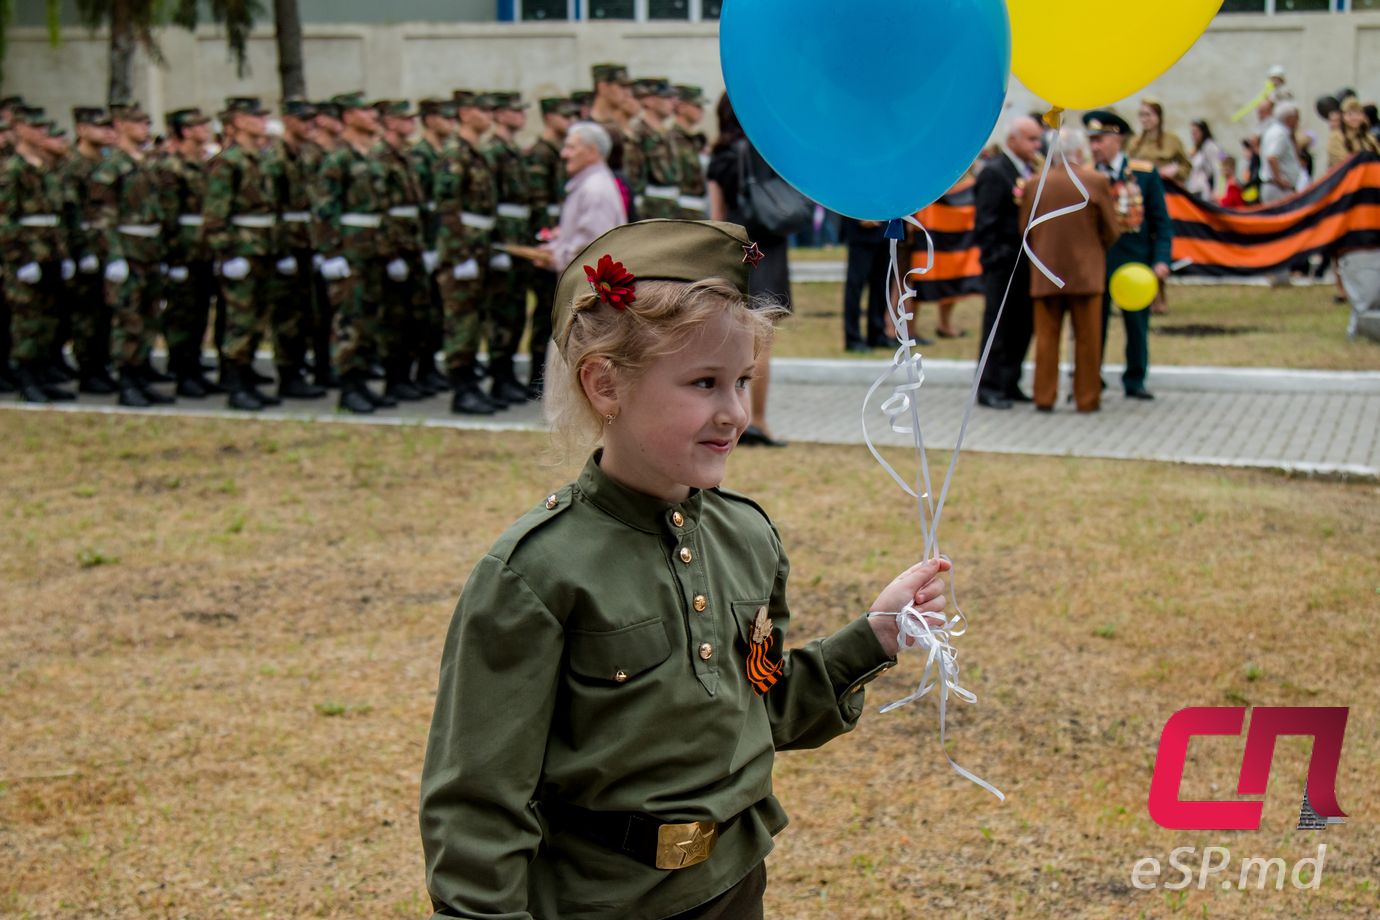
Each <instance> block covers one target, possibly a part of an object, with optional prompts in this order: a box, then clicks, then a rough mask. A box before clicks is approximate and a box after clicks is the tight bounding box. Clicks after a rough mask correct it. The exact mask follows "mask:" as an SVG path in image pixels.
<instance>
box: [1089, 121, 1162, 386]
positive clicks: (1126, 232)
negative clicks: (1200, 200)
mask: <svg viewBox="0 0 1380 920" xmlns="http://www.w3.org/2000/svg"><path fill="white" fill-rule="evenodd" d="M1083 125H1084V127H1086V128H1087V130H1088V143H1089V145H1090V146H1091V147H1092V155H1093V162H1094V163H1095V164H1096V167H1097V171H1098V172H1100V173H1102V174H1104V175H1105V176H1107V178H1108V179H1110V180H1111V182H1112V198H1113V200H1114V201H1115V202H1116V208H1117V219H1118V221H1119V222H1120V223H1121V229H1122V234H1121V238H1120V239H1119V240H1117V241H1116V243H1115V244H1114V245H1113V246H1112V248H1111V249H1110V250H1108V252H1107V277H1108V278H1109V279H1110V278H1111V276H1112V275H1113V274H1114V273H1115V272H1116V270H1117V269H1118V268H1120V267H1121V266H1123V265H1126V264H1128V263H1131V262H1140V263H1144V264H1146V265H1149V266H1151V267H1152V268H1153V269H1154V272H1155V274H1156V276H1158V277H1159V279H1160V283H1161V284H1163V283H1164V281H1165V280H1166V279H1167V278H1168V277H1169V262H1170V259H1171V258H1172V257H1171V255H1170V253H1171V247H1172V245H1173V242H1174V227H1173V224H1172V223H1171V222H1170V220H1169V209H1168V208H1167V207H1166V205H1165V202H1164V184H1163V183H1162V182H1161V181H1160V176H1159V173H1158V172H1157V171H1156V170H1155V164H1154V163H1152V162H1151V161H1149V160H1128V159H1127V158H1126V155H1125V154H1124V153H1122V145H1123V144H1124V143H1125V142H1126V138H1127V137H1128V136H1129V135H1130V133H1131V126H1130V125H1128V124H1127V123H1126V121H1125V119H1123V118H1121V116H1119V115H1117V114H1116V112H1114V111H1112V110H1110V109H1100V110H1097V111H1092V112H1088V113H1087V114H1085V115H1084V116H1083ZM1111 310H1112V295H1111V288H1110V285H1108V291H1107V293H1105V294H1103V295H1102V344H1103V348H1102V350H1103V358H1104V359H1105V357H1106V343H1107V322H1108V320H1109V318H1110V316H1111ZM1121 318H1122V321H1123V322H1124V323H1125V326H1126V371H1125V373H1124V374H1122V378H1121V379H1122V385H1123V387H1124V388H1125V392H1126V395H1127V397H1129V398H1131V399H1154V396H1153V395H1151V393H1150V391H1149V390H1147V389H1146V388H1145V375H1146V371H1147V370H1148V368H1149V364H1150V311H1149V310H1131V311H1127V310H1123V311H1122V313H1121Z"/></svg>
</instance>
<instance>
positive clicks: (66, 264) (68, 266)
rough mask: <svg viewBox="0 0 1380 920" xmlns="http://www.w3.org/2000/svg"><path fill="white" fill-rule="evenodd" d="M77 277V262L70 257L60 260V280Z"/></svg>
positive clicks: (69, 279)
mask: <svg viewBox="0 0 1380 920" xmlns="http://www.w3.org/2000/svg"><path fill="white" fill-rule="evenodd" d="M75 277H77V263H76V262H73V261H72V260H71V259H63V260H62V280H63V281H71V280H72V279H73V278H75Z"/></svg>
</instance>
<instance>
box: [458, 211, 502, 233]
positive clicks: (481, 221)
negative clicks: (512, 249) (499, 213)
mask: <svg viewBox="0 0 1380 920" xmlns="http://www.w3.org/2000/svg"><path fill="white" fill-rule="evenodd" d="M460 223H461V224H463V225H464V226H466V227H469V228H470V229H471V230H492V229H493V228H494V226H495V225H496V224H497V223H498V221H496V220H494V219H493V218H492V217H485V216H484V215H483V214H471V213H470V212H469V211H461V212H460Z"/></svg>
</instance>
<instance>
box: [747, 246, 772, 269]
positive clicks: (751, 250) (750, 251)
mask: <svg viewBox="0 0 1380 920" xmlns="http://www.w3.org/2000/svg"><path fill="white" fill-rule="evenodd" d="M766 257H767V254H766V253H764V252H763V251H762V249H761V247H759V246H758V245H757V244H756V243H747V244H744V246H743V262H744V263H746V264H748V265H751V266H752V267H753V268H756V267H757V263H758V262H761V261H762V260H763V259H765V258H766Z"/></svg>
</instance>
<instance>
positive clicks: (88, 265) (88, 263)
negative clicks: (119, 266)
mask: <svg viewBox="0 0 1380 920" xmlns="http://www.w3.org/2000/svg"><path fill="white" fill-rule="evenodd" d="M77 268H79V269H81V273H82V274H83V275H94V274H96V272H98V271H100V270H101V260H100V259H98V258H97V257H95V256H92V255H85V256H82V257H81V261H80V262H78V263H77Z"/></svg>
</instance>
